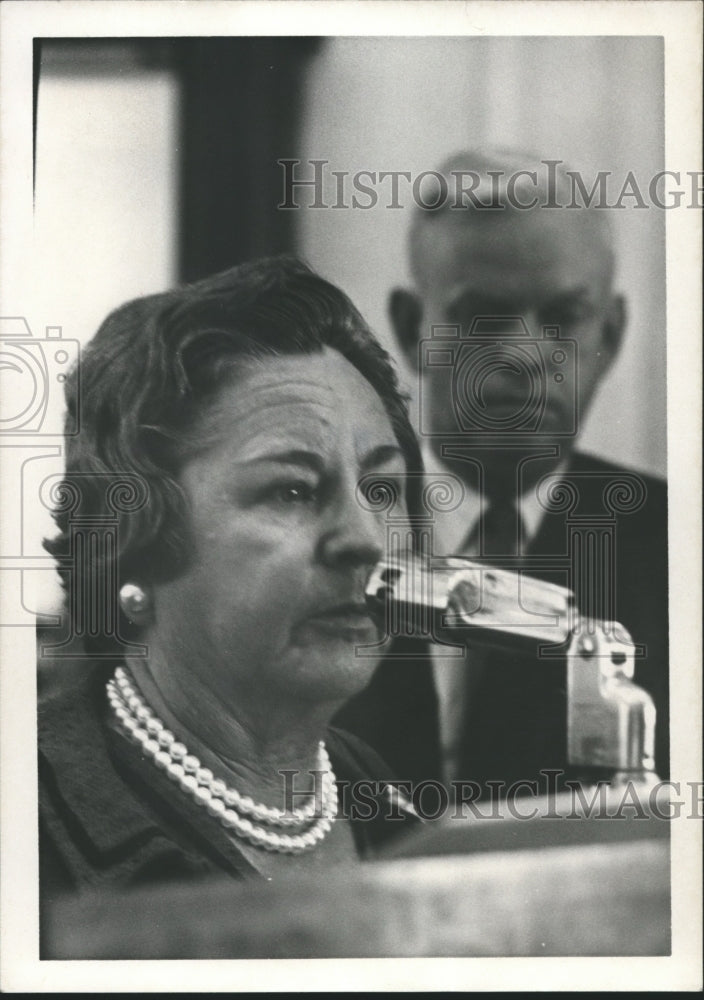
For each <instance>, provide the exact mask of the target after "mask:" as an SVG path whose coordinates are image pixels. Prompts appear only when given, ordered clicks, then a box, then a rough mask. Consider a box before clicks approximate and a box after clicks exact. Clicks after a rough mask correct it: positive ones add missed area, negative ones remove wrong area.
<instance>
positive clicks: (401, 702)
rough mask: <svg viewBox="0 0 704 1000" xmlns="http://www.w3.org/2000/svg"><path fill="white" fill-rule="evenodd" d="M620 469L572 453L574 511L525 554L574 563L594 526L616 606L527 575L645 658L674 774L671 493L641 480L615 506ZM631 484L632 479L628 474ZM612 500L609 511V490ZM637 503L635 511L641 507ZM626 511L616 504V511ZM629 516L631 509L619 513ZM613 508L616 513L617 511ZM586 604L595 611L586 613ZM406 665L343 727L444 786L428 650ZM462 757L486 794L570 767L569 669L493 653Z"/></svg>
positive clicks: (638, 676) (645, 676)
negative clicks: (573, 533)
mask: <svg viewBox="0 0 704 1000" xmlns="http://www.w3.org/2000/svg"><path fill="white" fill-rule="evenodd" d="M624 471H625V470H622V469H620V468H619V467H618V466H615V465H612V464H610V463H607V462H604V461H602V460H600V459H597V458H594V457H591V456H588V455H583V454H579V453H576V454H574V455H573V457H572V459H571V461H570V465H569V468H568V470H567V472H566V473H565V480H566V481H567V482H569V483H571V484H572V485H573V486H574V487H575V488H576V490H577V494H578V498H577V506H576V507H575V506H573V507H572V509H571V510H570V511H562V512H555V513H546V515H545V517H544V519H543V522H542V524H541V526H540V528H539V530H538V533H537V535H536V537H535V538H534V540H533V542H532V544H531V546H530V549H529V552H528V554H529V555H530V556H555V557H563V559H562V563H563V565H564V564H565V563H566V562H567V559H566V558H565V557H567V556H569V554H570V553H569V535H570V524H574V523H575V522H574V518H575V516H579V517H580V518H582V519H584V520H582V521H581V524H582V525H586V524H594V523H595V524H597V527H598V528H599V525H600V526H601V528H599V530H601V529H603V537H606V536H610V537H611V538H612V539H613V541H614V546H615V547H614V551H613V581H614V586H613V589H612V597H613V600H612V602H611V606H609V602H608V601H607V600H606V599H605V597H604V594H603V593H598V594H597V600H596V605H594V598H593V586H592V584H593V580H591V581H589V580H585V579H584V578H583V577H579V576H578V577H577V578H576V579H569V577H568V575H567V573H566V571H565V570H564V569H557V570H555V569H545V568H542V569H535V568H533V567H530V568H528V569H527V572H529V573H530V574H531V575H533V576H537V577H540V578H542V579H545V580H552V581H553V582H555V583H559V584H562V585H571V586H572V588H573V589H574V590H575V593H576V599H577V603H578V605H579V606H580V609H581V610H582V611H584V612H585V613H587V611H591V612H592V613H593V614H595V615H596V616H598V617H602V618H603V617H607V618H613V619H614V620H616V621H620V622H621V623H622V624H623V625H624V626H625V627H626V628H627V629H628V631H629V632H630V633H631V635H632V637H633V640H634V642H635V643H636V644H637V645H639V646H642V647H643V649H642V651H641V652H642V654H643V655H642V656H640V657H639V658H637V659H636V672H635V681H636V683H638V684H640V685H641V686H642V687H643V688H645V689H646V690H647V691H648V692H649V693H650V694H651V695H652V697H653V699H654V701H655V705H656V710H657V727H656V767H657V772H658V775H659V776H660V777H661V778H665V777H667V775H668V771H669V753H668V748H669V733H668V627H667V621H668V618H667V593H668V588H667V493H666V485H665V483H664V482H663V481H662V480H659V479H656V478H654V477H652V476H646V475H641V474H637V476H638V478H639V480H640V488H641V489H642V498H640V499H639V498H638V497H637V496H636V497H635V498H632V497H631V498H628V497H627V496H626V493H627V491H625V492H624V493H621V494H620V495H616V494H615V493H614V492H613V490H615V489H616V486H617V484H618V481H619V479H623V472H624ZM629 475H634V473H629ZM609 487H611V488H612V492H611V493H610V494H609V495H608V496H607V498H606V503H605V489H608V488H609ZM641 499H642V502H640V501H641ZM624 500H625V501H626V502H625V503H623V502H622V501H624ZM629 500H632V501H633V502H632V503H631V506H632V507H634V508H637V509H632V510H620V509H619V508H621V507H625V508H628V506H629ZM614 508H615V509H614ZM590 601H591V602H592V603H591V607H590ZM403 648H404V650H405V651H406V652H407V653H408V655H409V657H410V659H408V660H390V659H389V660H386V661H383V662H382V663H381V665H380V667H379V668H378V670H377V672H376V674H375V675H374V677H373V679H372V681H371V683H370V684H369V685H368V687H367V688H366V690H365V691H364V692H362V693H361V694H360V695H358V696H357V697H356V698H354V699H352V701H350V702H349V703H348V704H347V705H346V706H345V707H344V708H343V710H342V711H341V713H340V714H339V716H338V721H339V724H340V725H344V726H345V728H347V729H349V730H351V731H352V732H354V733H357V734H358V735H360V736H362V737H363V738H364V739H365V740H366V741H367V742H368V743H370V744H371V745H372V746H373V747H375V749H376V750H377V751H378V752H379V753H381V755H382V756H383V757H384V758H385V759H387V760H388V761H389V763H390V764H391V765H392V766H393V767H394V769H395V771H396V773H397V774H398V775H399V777H401V778H406V779H409V780H411V781H414V782H418V781H422V780H425V779H429V778H430V779H439V778H440V775H441V767H440V749H439V735H438V723H437V699H436V696H435V689H434V685H433V679H432V673H431V661H430V658H429V656H428V653H427V647H424V646H422V645H421V644H420V643H416V644H415V645H414V644H413V641H412V640H411V641H406V645H405V647H403ZM465 741H466V742H465V746H464V753H463V760H464V762H465V763H464V765H463V767H464V772H465V773H464V774H463V777H466V779H467V780H474V781H477V782H478V783H479V784H480V785H481V786H483V790H484V792H485V793H486V782H487V781H489V780H497V781H504V782H506V783H507V784H510V783H512V782H514V781H518V780H534V779H535V778H536V777H538V776H539V772H540V771H541V769H548V768H558V769H559V768H561V769H563V770H564V771H565V776H566V777H577V776H578V775H577V774H576V773H575V772H574V771H572V770H570V769H569V768H568V767H567V752H566V670H565V662H564V660H556V661H545V660H541V661H536V658H535V657H534V656H528V655H519V654H506V653H503V652H502V653H499V652H496V653H494V652H491V653H490V654H489V655H488V663H487V668H486V669H485V671H484V674H483V677H482V679H481V680H480V682H479V687H478V689H477V690H476V691H475V692H474V693H473V697H472V704H471V708H470V716H469V720H468V724H467V726H466V731H465Z"/></svg>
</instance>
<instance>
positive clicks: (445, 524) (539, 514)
mask: <svg viewBox="0 0 704 1000" xmlns="http://www.w3.org/2000/svg"><path fill="white" fill-rule="evenodd" d="M422 452H423V463H424V465H425V471H426V475H429V476H451V477H452V478H453V479H455V480H457V479H458V477H457V475H456V474H455V473H454V472H450V470H449V469H448V467H447V466H446V465H445V463H444V462H443V461H442V459H440V458H438V456H437V455H436V454H435V452H434V451H433V450H432V449H431V448H430V447H429V446H428V445H427V444H425V443H424V445H423V447H422ZM567 464H568V463H567V461H566V460H565V461H563V462H561V463H560V464H559V465H558V466H557V467H556V468H555V469H553V471H552V473H551V475H558V476H560V475H562V474H563V473H564V472H565V470H566V468H567ZM461 485H462V490H463V498H462V500H461V502H460V503H459V504H458V505H457V506H456V507H455V509H454V510H449V511H438V512H435V514H434V527H435V540H436V543H437V548H436V553H435V554H436V555H439V556H449V555H462V550H463V548H464V543H465V542H466V541H467V539H468V538H469V536H470V535H471V533H472V530H473V528H474V526H475V525H476V523H477V521H478V520H479V517H480V515H481V514H482V513H483V511H484V508H485V507H486V498H485V497H483V496H482V495H481V494H480V493H479V491H478V490H476V489H474V488H473V487H472V486H470V485H469V484H468V483H466V482H464V481H463V482H462V484H461ZM517 506H518V512H519V514H520V515H521V519H522V521H523V529H524V530H523V538H524V540H525V541H526V542H531V541H532V540H533V539H534V538H535V536H536V535H537V533H538V529H539V528H540V526H541V524H542V521H543V518H544V517H545V508H544V507H543V505H542V504H541V502H540V500H539V499H538V491H537V488H536V486H531V487H529V488H528V490H526V492H525V493H523V494H522V496H520V497H519V498H518V504H517Z"/></svg>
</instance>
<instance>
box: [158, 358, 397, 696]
mask: <svg viewBox="0 0 704 1000" xmlns="http://www.w3.org/2000/svg"><path fill="white" fill-rule="evenodd" d="M207 418H208V423H209V424H211V425H212V426H214V428H215V435H214V439H213V440H214V443H212V442H211V443H210V444H209V445H208V447H207V450H204V451H203V453H202V454H200V455H199V456H198V457H195V458H193V459H191V460H189V461H188V462H187V464H186V465H185V467H184V468H183V469H182V472H181V475H180V482H181V485H182V487H183V490H184V491H185V494H186V496H187V498H188V501H189V503H190V507H191V514H192V537H193V539H194V543H195V552H194V558H193V560H192V563H191V565H190V567H189V569H188V570H187V571H186V572H185V573H184V574H183V575H181V576H180V577H179V578H178V579H177V580H173V581H170V582H168V583H166V584H160V585H159V586H157V587H156V588H155V633H154V634H155V636H159V637H160V640H161V645H162V647H163V648H164V649H165V651H166V653H167V655H168V656H170V657H172V658H173V659H175V660H176V661H178V663H179V664H180V665H181V668H180V669H184V667H185V668H186V669H187V671H188V673H189V677H190V679H191V681H192V682H193V681H196V680H197V683H199V684H204V685H205V686H206V687H208V688H209V689H210V690H211V692H212V693H213V694H214V695H215V696H216V697H217V698H219V699H222V700H223V703H224V704H225V705H227V704H232V705H235V704H239V705H243V704H246V703H252V702H253V703H255V704H256V703H257V702H258V703H259V704H261V700H262V698H263V699H265V701H264V703H266V699H271V698H276V697H277V696H278V695H282V696H284V697H286V698H287V699H289V700H290V699H291V698H293V699H303V700H307V701H311V700H312V701H320V702H325V701H335V702H338V701H340V700H342V699H344V698H346V697H348V696H349V695H351V694H353V693H355V692H356V691H358V690H360V689H361V688H362V687H363V686H364V685H365V684H366V683H367V681H368V680H369V678H370V676H371V673H372V671H373V669H374V667H375V666H376V664H377V660H376V659H375V658H374V657H368V656H360V655H358V654H357V653H356V648H357V647H360V646H363V645H365V644H369V643H373V642H375V641H376V640H377V639H378V637H379V636H378V632H377V630H376V628H375V627H374V625H373V624H372V621H371V620H370V619H369V618H368V617H367V615H366V613H365V611H364V605H363V588H364V584H365V582H366V579H367V576H368V573H369V570H370V569H371V567H372V566H373V565H374V563H375V562H376V561H377V560H378V558H379V557H380V555H381V554H382V552H383V550H384V544H385V534H386V525H385V520H384V514H383V513H379V512H373V513H372V512H369V511H368V510H365V509H364V508H363V507H361V506H360V504H359V502H358V500H357V496H356V488H357V484H358V481H359V479H360V477H361V476H362V475H366V474H369V473H378V474H379V475H380V476H381V477H389V476H392V477H393V476H399V477H401V476H402V475H403V473H404V471H405V462H404V459H403V455H402V453H401V450H400V447H399V444H398V441H397V440H396V437H395V435H394V433H393V430H392V428H391V424H390V421H389V418H388V416H387V414H386V411H385V410H384V406H383V404H382V402H381V400H380V398H379V397H378V396H377V394H376V392H375V391H374V389H373V388H372V387H371V386H370V385H369V383H368V382H367V381H366V379H365V378H364V377H363V376H362V375H361V374H360V373H359V372H358V371H357V369H356V368H354V366H353V365H352V364H350V362H348V361H347V360H346V359H345V358H343V357H342V355H341V354H339V353H338V352H337V351H334V350H331V349H329V348H326V350H325V352H324V353H323V354H319V355H306V356H298V357H280V358H272V359H267V360H265V361H262V362H259V363H256V364H255V363H253V362H252V363H247V365H246V366H245V367H244V368H243V369H241V370H240V373H239V374H238V375H237V376H236V379H235V381H234V382H233V384H231V385H229V386H227V387H225V388H224V389H223V390H222V391H221V392H220V394H219V396H218V398H217V401H216V403H215V404H214V407H213V410H212V411H209V413H208V414H207Z"/></svg>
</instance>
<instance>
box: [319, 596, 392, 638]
mask: <svg viewBox="0 0 704 1000" xmlns="http://www.w3.org/2000/svg"><path fill="white" fill-rule="evenodd" d="M304 624H306V625H309V626H311V627H312V628H314V629H316V630H317V631H320V632H323V633H325V634H326V635H333V636H334V635H339V636H357V637H359V636H360V635H364V634H368V633H369V632H370V631H372V630H375V629H376V626H375V625H374V622H373V621H372V619H371V618H370V616H369V611H368V609H367V606H366V604H364V603H361V602H360V603H348V604H336V605H333V606H331V607H328V608H323V609H322V610H321V611H317V612H316V613H315V614H314V615H311V616H310V617H309V618H307V619H306V621H305V623H304Z"/></svg>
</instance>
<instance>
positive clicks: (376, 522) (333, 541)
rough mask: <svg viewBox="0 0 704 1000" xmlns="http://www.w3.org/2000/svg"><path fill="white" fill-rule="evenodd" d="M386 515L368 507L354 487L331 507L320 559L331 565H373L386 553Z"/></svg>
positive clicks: (321, 545)
mask: <svg viewBox="0 0 704 1000" xmlns="http://www.w3.org/2000/svg"><path fill="white" fill-rule="evenodd" d="M384 538H385V527H384V520H383V515H381V514H379V513H375V512H372V511H369V510H365V509H364V508H363V507H362V505H361V504H360V503H359V500H358V498H357V495H356V491H355V489H354V488H353V487H352V488H350V489H347V490H346V491H345V496H344V497H341V498H340V499H339V501H338V502H337V503H336V504H334V505H333V506H332V507H331V509H330V511H329V516H328V520H327V523H326V525H325V529H324V532H323V535H322V538H321V541H320V559H321V561H322V562H323V563H324V564H325V565H326V566H329V567H332V568H339V567H345V566H346V567H352V566H369V567H371V566H373V565H374V564H375V563H377V562H378V561H379V559H381V557H382V555H383V553H384Z"/></svg>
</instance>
